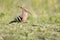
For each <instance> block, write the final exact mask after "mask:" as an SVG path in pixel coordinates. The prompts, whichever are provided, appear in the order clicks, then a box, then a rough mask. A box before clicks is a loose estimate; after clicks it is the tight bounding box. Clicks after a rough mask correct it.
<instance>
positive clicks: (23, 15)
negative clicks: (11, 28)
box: [9, 7, 31, 24]
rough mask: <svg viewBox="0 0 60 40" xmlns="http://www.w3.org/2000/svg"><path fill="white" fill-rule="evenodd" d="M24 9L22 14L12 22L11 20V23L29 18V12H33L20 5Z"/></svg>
mask: <svg viewBox="0 0 60 40" xmlns="http://www.w3.org/2000/svg"><path fill="white" fill-rule="evenodd" d="M20 8H21V9H22V14H21V16H18V17H16V18H15V19H14V20H12V21H11V22H9V24H11V23H15V22H26V20H27V18H28V13H29V14H31V13H30V12H29V11H27V9H25V8H23V7H20Z"/></svg>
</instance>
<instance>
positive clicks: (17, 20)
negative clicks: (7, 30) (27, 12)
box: [9, 16, 22, 24]
mask: <svg viewBox="0 0 60 40" xmlns="http://www.w3.org/2000/svg"><path fill="white" fill-rule="evenodd" d="M21 21H22V18H21V17H20V16H19V17H17V18H15V19H14V20H13V21H11V22H10V23H9V24H11V23H14V22H21Z"/></svg>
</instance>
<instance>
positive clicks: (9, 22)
mask: <svg viewBox="0 0 60 40" xmlns="http://www.w3.org/2000/svg"><path fill="white" fill-rule="evenodd" d="M15 22H17V21H11V22H9V24H11V23H15Z"/></svg>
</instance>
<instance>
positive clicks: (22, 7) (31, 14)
mask: <svg viewBox="0 0 60 40" xmlns="http://www.w3.org/2000/svg"><path fill="white" fill-rule="evenodd" d="M18 7H19V6H18ZM20 8H21V9H24V8H23V7H20ZM24 10H25V11H26V12H28V13H29V14H31V12H29V11H27V9H24ZM31 15H32V14H31Z"/></svg>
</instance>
